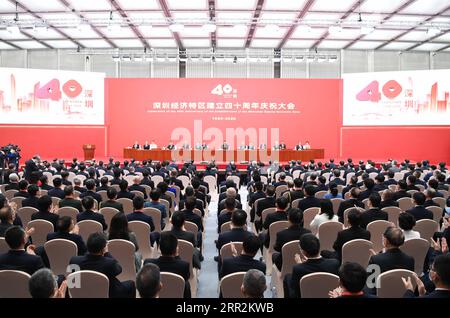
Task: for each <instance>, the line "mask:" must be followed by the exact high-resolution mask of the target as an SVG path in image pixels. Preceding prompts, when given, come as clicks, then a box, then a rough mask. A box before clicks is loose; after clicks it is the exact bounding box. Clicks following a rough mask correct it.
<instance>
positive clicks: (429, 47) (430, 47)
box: [413, 43, 448, 51]
mask: <svg viewBox="0 0 450 318" xmlns="http://www.w3.org/2000/svg"><path fill="white" fill-rule="evenodd" d="M445 46H448V44H439V43H424V44H422V45H419V46H418V47H416V48H414V49H413V50H414V51H437V50H440V49H442V48H443V47H445Z"/></svg>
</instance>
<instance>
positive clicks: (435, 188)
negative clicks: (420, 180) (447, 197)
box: [428, 179, 444, 198]
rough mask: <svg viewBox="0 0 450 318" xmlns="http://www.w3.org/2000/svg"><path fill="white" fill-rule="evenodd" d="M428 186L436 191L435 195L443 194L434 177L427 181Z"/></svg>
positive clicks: (442, 195) (441, 195) (441, 196)
mask: <svg viewBox="0 0 450 318" xmlns="http://www.w3.org/2000/svg"><path fill="white" fill-rule="evenodd" d="M428 186H429V187H430V188H431V189H434V190H435V191H436V195H435V197H439V198H443V197H444V194H443V193H442V192H440V191H439V182H438V181H437V180H436V179H431V180H430V181H428Z"/></svg>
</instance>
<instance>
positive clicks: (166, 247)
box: [159, 232, 178, 256]
mask: <svg viewBox="0 0 450 318" xmlns="http://www.w3.org/2000/svg"><path fill="white" fill-rule="evenodd" d="M177 246H178V239H177V237H176V236H175V235H173V234H172V233H170V232H161V237H160V239H159V248H160V250H161V255H163V256H170V255H174V254H175V252H176V250H177Z"/></svg>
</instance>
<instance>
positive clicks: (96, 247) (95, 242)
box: [86, 232, 108, 254]
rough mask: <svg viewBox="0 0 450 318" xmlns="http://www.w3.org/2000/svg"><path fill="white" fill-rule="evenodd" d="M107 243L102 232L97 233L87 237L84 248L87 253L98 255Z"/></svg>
mask: <svg viewBox="0 0 450 318" xmlns="http://www.w3.org/2000/svg"><path fill="white" fill-rule="evenodd" d="M107 243H108V241H107V240H106V236H105V235H104V234H103V233H102V232H97V233H92V234H91V235H89V237H88V240H87V242H86V247H87V250H88V252H89V253H91V254H98V253H100V252H101V251H102V250H103V249H104V248H105V247H106V244H107Z"/></svg>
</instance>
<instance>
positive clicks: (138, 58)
mask: <svg viewBox="0 0 450 318" xmlns="http://www.w3.org/2000/svg"><path fill="white" fill-rule="evenodd" d="M133 60H134V61H135V62H142V61H143V58H142V55H135V56H134V57H133Z"/></svg>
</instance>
